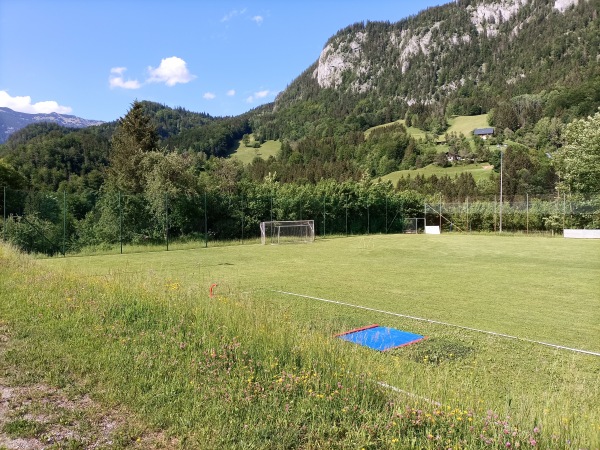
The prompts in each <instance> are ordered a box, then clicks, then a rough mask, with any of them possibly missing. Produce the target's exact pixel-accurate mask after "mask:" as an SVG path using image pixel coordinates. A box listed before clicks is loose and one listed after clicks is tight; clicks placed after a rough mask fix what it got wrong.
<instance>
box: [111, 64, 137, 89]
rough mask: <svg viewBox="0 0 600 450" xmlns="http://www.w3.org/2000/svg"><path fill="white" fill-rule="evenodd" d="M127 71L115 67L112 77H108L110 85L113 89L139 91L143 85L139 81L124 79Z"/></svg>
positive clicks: (124, 68) (123, 68) (112, 70)
mask: <svg viewBox="0 0 600 450" xmlns="http://www.w3.org/2000/svg"><path fill="white" fill-rule="evenodd" d="M126 70H127V68H126V67H113V68H112V69H110V76H109V77H108V84H109V85H110V87H111V89H112V88H122V89H139V88H140V87H141V86H142V85H141V84H140V82H139V81H138V80H127V81H125V79H124V78H123V74H124V73H125V71H126Z"/></svg>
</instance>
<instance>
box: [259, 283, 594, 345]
mask: <svg viewBox="0 0 600 450" xmlns="http://www.w3.org/2000/svg"><path fill="white" fill-rule="evenodd" d="M271 292H276V293H278V294H285V295H293V296H296V297H302V298H309V299H311V300H318V301H320V302H326V303H334V304H336V305H343V306H349V307H351V308H357V309H364V310H366V311H373V312H377V313H381V314H388V315H390V316H396V317H404V318H407V319H413V320H420V321H422V322H429V323H435V324H438V325H445V326H448V327H454V328H460V329H462V330H469V331H476V332H478V333H485V334H491V335H492V336H499V337H503V338H507V339H515V340H517V341H524V342H531V343H533V344H540V345H545V346H547V347H553V348H557V349H560V350H569V351H571V352H577V353H584V354H586V355H592V356H600V353H598V352H592V351H589V350H581V349H578V348H571V347H565V346H564V345H557V344H550V343H548V342H542V341H535V340H533V339H527V338H520V337H517V336H511V335H510V334H504V333H496V332H494V331H486V330H479V329H477V328H471V327H465V326H462V325H455V324H453V323H447V322H440V321H438V320H431V319H424V318H422V317H415V316H408V315H406V314H399V313H395V312H390V311H383V310H381V309H375V308H369V307H367V306H361V305H353V304H351V303H344V302H338V301H336V300H327V299H325V298H319V297H312V296H310V295H303V294H296V293H294V292H285V291H276V290H272V291H271Z"/></svg>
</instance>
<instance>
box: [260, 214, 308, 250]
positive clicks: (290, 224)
mask: <svg viewBox="0 0 600 450" xmlns="http://www.w3.org/2000/svg"><path fill="white" fill-rule="evenodd" d="M314 240H315V221H314V220H273V221H269V222H261V223H260V242H261V243H262V244H263V245H264V244H266V243H270V244H294V243H305V242H313V241H314Z"/></svg>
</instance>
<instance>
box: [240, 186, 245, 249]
mask: <svg viewBox="0 0 600 450" xmlns="http://www.w3.org/2000/svg"><path fill="white" fill-rule="evenodd" d="M240 202H241V205H240V207H241V210H242V211H241V212H242V245H244V194H242V195H241V199H240Z"/></svg>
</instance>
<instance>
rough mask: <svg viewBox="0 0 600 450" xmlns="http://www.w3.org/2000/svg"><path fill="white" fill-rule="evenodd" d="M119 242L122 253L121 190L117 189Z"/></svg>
mask: <svg viewBox="0 0 600 450" xmlns="http://www.w3.org/2000/svg"><path fill="white" fill-rule="evenodd" d="M119 243H120V244H121V255H122V254H123V209H122V208H121V191H119Z"/></svg>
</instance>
